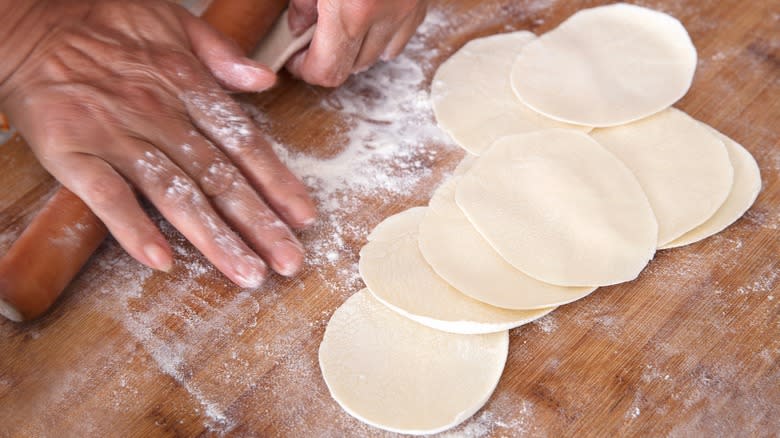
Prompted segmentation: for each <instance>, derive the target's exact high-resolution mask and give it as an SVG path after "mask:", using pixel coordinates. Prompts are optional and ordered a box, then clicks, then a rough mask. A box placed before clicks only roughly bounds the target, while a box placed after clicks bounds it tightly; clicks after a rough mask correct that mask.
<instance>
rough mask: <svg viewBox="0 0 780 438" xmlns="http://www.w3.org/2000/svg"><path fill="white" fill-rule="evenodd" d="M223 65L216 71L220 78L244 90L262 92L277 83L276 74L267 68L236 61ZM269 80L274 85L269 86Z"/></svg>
mask: <svg viewBox="0 0 780 438" xmlns="http://www.w3.org/2000/svg"><path fill="white" fill-rule="evenodd" d="M223 65H224V67H222V68H220V69H218V70H217V71H216V73H217V76H218V78H219V79H220V80H221V81H223V82H226V83H228V84H231V85H232V86H234V87H237V88H240V89H242V90H255V89H257V90H258V91H260V90H264V89H266V88H268V87H269V86H272V85H273V84H274V83H276V73H274V72H273V71H272V70H271V69H269V68H267V67H265V66H262V65H255V64H249V63H245V62H234V61H226V62H225V63H224V64H223ZM269 79H273V83H270V84H267V83H266V82H268V80H269Z"/></svg>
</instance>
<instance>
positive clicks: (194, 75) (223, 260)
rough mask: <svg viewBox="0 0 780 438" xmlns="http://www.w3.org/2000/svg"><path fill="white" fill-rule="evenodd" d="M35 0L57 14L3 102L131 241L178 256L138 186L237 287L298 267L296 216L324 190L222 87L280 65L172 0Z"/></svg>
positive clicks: (55, 166) (153, 259)
mask: <svg viewBox="0 0 780 438" xmlns="http://www.w3.org/2000/svg"><path fill="white" fill-rule="evenodd" d="M37 6H38V9H37V10H36V11H35V13H33V14H31V16H34V17H38V18H40V17H46V19H45V20H40V19H39V20H37V21H39V22H44V23H45V22H47V21H48V22H51V23H56V25H54V26H51V27H50V28H49V29H47V30H48V31H47V32H41V33H40V35H41V38H40V39H39V40H38V41H37V42H36V43H35V45H34V46H32V47H33V48H32V49H31V50H30V52H29V53H28V54H27V55H26V56H25V57H24V61H23V62H21V64H20V65H19V66H18V67H17V68H16V69H15V70H13V72H12V73H11V74H10V76H8V77H7V78H6V79H5V81H2V82H0V105H2V109H3V110H5V111H6V112H7V114H8V115H9V117H10V118H11V121H12V123H13V124H14V125H15V126H16V127H17V128H18V130H19V131H20V132H21V133H22V134H23V135H24V137H25V138H26V140H27V142H28V143H29V144H30V146H31V147H32V149H33V151H34V152H35V154H36V156H37V157H38V159H39V160H40V162H41V164H42V165H43V166H44V167H45V168H46V169H47V170H48V171H49V172H51V174H52V175H54V176H55V177H56V178H57V179H58V180H59V181H60V182H61V183H62V184H63V185H64V186H65V187H67V188H68V189H70V190H71V191H73V192H74V193H75V194H76V195H78V196H79V197H80V198H81V199H82V200H84V202H85V203H86V204H87V205H88V206H89V207H90V208H91V209H92V211H94V212H95V214H96V215H97V216H98V217H100V219H101V220H102V221H103V222H104V223H105V224H106V226H107V227H108V228H109V230H110V231H111V233H112V234H113V235H114V237H115V238H116V239H117V240H118V241H119V243H120V244H121V245H122V246H123V247H124V248H125V249H126V250H127V251H128V253H130V254H131V255H132V256H133V257H135V258H136V259H137V260H139V261H140V262H142V263H144V264H146V265H148V266H150V267H152V268H155V269H160V270H166V271H167V270H169V269H170V267H171V265H172V259H173V258H172V252H171V249H170V246H169V245H168V243H167V242H166V240H165V238H164V237H163V235H162V234H161V233H160V231H159V230H158V229H157V227H156V226H155V225H154V223H153V222H152V221H151V220H150V219H149V217H147V215H146V214H145V213H144V211H143V210H142V208H141V206H140V204H139V202H138V201H137V200H136V197H135V193H134V191H137V192H138V193H140V194H142V195H143V196H144V197H146V198H147V199H148V200H149V201H151V202H152V203H153V204H154V205H155V206H156V207H157V209H158V210H159V211H160V212H161V213H162V215H163V216H164V217H165V218H166V219H167V220H168V221H169V222H170V223H171V224H173V225H174V226H175V227H176V228H177V229H178V230H179V231H180V232H181V233H182V234H183V235H184V236H185V237H186V238H187V239H188V240H190V242H192V243H193V244H194V245H195V246H196V247H197V248H198V249H199V250H200V251H201V252H202V253H203V254H204V255H205V256H206V257H207V258H208V259H209V260H210V261H211V262H212V263H213V264H214V265H215V266H216V267H217V268H218V269H219V270H220V271H222V272H223V273H224V274H225V275H226V276H227V277H229V278H230V279H231V280H232V281H234V282H235V283H237V284H238V285H240V286H243V287H257V286H259V285H260V284H261V283H262V281H263V279H264V278H265V276H266V275H267V265H266V263H268V265H270V266H271V268H273V269H274V270H275V271H277V272H279V273H280V274H283V275H292V274H294V273H295V272H296V271H298V270H299V269H300V267H301V265H302V263H303V249H302V246H301V244H300V243H299V242H298V241H297V240H296V238H295V236H294V235H293V233H292V231H291V229H290V227H294V228H301V227H304V226H306V225H308V224H310V223H311V222H312V221H313V220H314V217H315V210H314V205H313V202H312V200H311V199H310V198H309V196H308V195H307V193H306V188H305V187H304V186H303V184H301V183H300V182H299V181H298V180H297V179H296V178H295V176H293V175H292V174H291V173H290V171H289V170H287V168H285V167H284V165H283V164H282V163H281V162H280V161H279V159H278V158H277V157H276V155H275V154H274V153H273V151H272V149H271V147H270V146H269V145H268V143H267V142H266V141H265V140H264V139H263V136H262V134H261V133H260V132H259V131H258V130H257V128H256V127H255V124H254V123H253V121H252V120H251V118H249V117H248V116H247V115H246V114H245V113H244V112H243V111H242V109H241V108H240V106H239V105H238V104H237V103H236V102H235V101H234V100H233V99H232V98H231V97H230V96H229V95H228V94H227V93H226V92H225V91H224V90H223V88H222V87H226V88H228V89H231V90H236V91H261V90H264V89H266V88H268V87H270V86H271V85H273V83H274V82H275V80H276V77H275V75H274V74H273V73H272V72H271V71H269V70H268V69H267V68H265V67H264V66H262V65H259V64H257V63H254V62H253V61H251V60H249V59H247V58H245V57H243V56H242V55H241V53H240V51H239V50H238V49H237V48H236V47H235V46H233V45H231V43H230V42H228V41H227V40H225V39H224V38H223V37H222V36H221V35H219V34H218V33H217V32H216V31H215V30H213V29H212V28H211V27H209V26H208V25H207V24H206V23H205V22H203V21H201V20H200V19H199V18H196V17H194V16H192V15H190V14H189V13H188V12H187V11H186V10H184V9H183V8H181V7H180V6H178V5H175V4H173V3H172V2H168V1H166V0H136V1H132V2H127V1H124V0H98V1H91V2H72V1H62V0H41V1H38V3H37ZM74 8H75V9H77V10H79V12H78V13H75V14H74V13H70V14H64V13H63V10H64V9H68V10H70V11H71V12H72V10H73V9H74ZM79 8H80V9H79ZM53 13H54V14H59V16H63V15H64V16H67V17H69V18H68V19H67V20H66V19H58V18H57V17H58V15H55V16H54V17H52V16H51V14H53ZM28 24H29V25H30V26H33V25H34V24H31V23H28ZM215 78H216V79H215ZM0 79H2V78H0ZM220 85H221V86H220Z"/></svg>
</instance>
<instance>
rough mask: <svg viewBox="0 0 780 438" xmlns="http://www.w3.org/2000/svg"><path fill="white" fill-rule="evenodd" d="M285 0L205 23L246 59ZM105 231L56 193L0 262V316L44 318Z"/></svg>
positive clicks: (213, 10) (229, 5)
mask: <svg viewBox="0 0 780 438" xmlns="http://www.w3.org/2000/svg"><path fill="white" fill-rule="evenodd" d="M286 5H287V0H213V1H212V2H211V4H210V5H209V7H208V9H207V10H206V11H205V12H204V13H203V18H204V19H205V20H206V21H207V22H208V23H209V24H211V25H212V26H214V27H215V28H216V29H217V30H219V31H221V32H222V33H223V34H225V35H227V36H228V37H230V38H232V39H233V40H234V41H236V43H238V45H239V46H240V47H241V48H242V49H243V50H244V51H245V52H246V53H249V52H250V51H251V50H252V49H253V48H254V47H255V45H257V43H258V41H260V39H261V38H262V37H263V36H265V34H266V33H267V32H268V31H269V30H270V29H271V26H272V25H273V23H274V21H275V20H276V18H277V17H279V15H280V14H281V13H282V11H283V10H284V8H285V7H286ZM107 235H108V230H107V229H106V227H105V226H104V225H103V223H102V222H101V221H100V219H98V218H97V216H95V215H94V213H92V211H90V209H89V207H87V205H86V204H84V203H83V202H82V201H81V199H79V198H78V197H77V196H76V195H74V194H73V193H71V192H70V191H68V190H67V189H65V188H60V189H59V190H58V191H57V193H56V194H55V195H54V196H53V197H52V198H51V199H50V200H49V201H48V202H47V204H46V205H45V206H44V208H43V209H42V210H41V212H40V213H38V215H37V216H36V217H35V218H34V219H33V221H32V223H31V224H30V225H29V226H28V227H27V228H26V229H25V230H24V232H23V233H22V235H21V236H20V237H19V239H18V240H17V241H16V242H15V243H14V244H13V246H12V247H11V249H10V250H9V251H8V253H6V254H5V256H3V258H2V259H0V315H3V316H5V317H6V318H8V319H10V320H12V321H28V320H31V319H34V318H37V317H38V316H40V315H42V314H43V313H44V312H46V310H48V309H49V307H50V306H51V305H52V304H53V303H54V302H55V301H56V300H57V297H59V295H60V294H61V293H62V291H63V290H65V288H66V287H67V286H68V284H70V282H71V281H73V278H74V277H75V276H76V274H78V272H79V271H80V270H81V268H82V267H83V266H84V264H85V263H86V262H87V260H89V257H90V256H91V255H92V254H93V253H94V252H95V250H96V249H97V248H98V246H100V243H101V242H102V241H103V240H104V239H105V238H106V236H107Z"/></svg>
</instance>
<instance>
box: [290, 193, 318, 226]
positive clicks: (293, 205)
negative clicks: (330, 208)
mask: <svg viewBox="0 0 780 438" xmlns="http://www.w3.org/2000/svg"><path fill="white" fill-rule="evenodd" d="M287 208H288V209H289V210H288V211H289V212H290V216H292V218H293V220H294V221H296V222H298V223H300V224H301V225H303V227H308V226H310V225H312V224H314V223H315V222H317V211H316V210H315V209H314V207H313V206H312V201H311V199H310V198H309V197H308V196H306V195H296V196H294V197H292V198H291V199H290V201H289V204H288V206H287Z"/></svg>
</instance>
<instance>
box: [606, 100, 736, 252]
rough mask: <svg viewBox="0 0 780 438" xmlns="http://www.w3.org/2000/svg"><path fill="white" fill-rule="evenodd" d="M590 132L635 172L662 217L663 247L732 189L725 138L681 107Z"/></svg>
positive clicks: (701, 220) (714, 208) (713, 208)
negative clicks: (629, 122) (680, 108)
mask: <svg viewBox="0 0 780 438" xmlns="http://www.w3.org/2000/svg"><path fill="white" fill-rule="evenodd" d="M591 136H592V137H593V138H595V139H596V141H598V142H599V143H601V145H602V146H604V147H605V148H607V149H608V150H609V151H610V152H612V153H613V154H615V155H616V156H617V157H618V158H619V159H620V160H621V161H623V163H625V164H626V166H628V168H629V169H631V171H632V172H634V175H636V177H637V179H638V180H639V184H641V185H642V188H643V189H644V191H645V193H647V197H648V199H649V200H650V205H652V207H653V212H654V213H655V217H656V219H657V220H658V246H659V247H663V246H664V245H666V244H668V243H669V242H671V241H673V240H675V239H677V238H679V237H680V236H682V235H683V234H685V233H687V232H688V231H691V230H692V229H694V228H696V227H697V226H699V225H701V224H702V223H704V222H705V221H706V220H707V219H709V218H710V217H712V216H713V215H714V214H715V212H716V211H717V210H718V209H719V208H720V206H721V205H723V203H724V201H725V200H726V197H728V195H729V192H730V191H731V186H732V183H733V173H734V170H733V168H732V166H731V162H730V160H729V155H728V152H727V151H726V146H725V145H724V144H723V141H722V140H720V139H719V138H718V137H717V136H715V135H714V134H713V133H712V132H710V131H709V130H708V129H707V128H705V127H704V126H703V125H702V124H701V123H700V122H698V121H696V120H695V119H693V118H692V117H690V116H689V115H687V114H685V113H684V112H682V111H680V110H678V109H675V108H670V109H668V110H666V111H663V112H661V113H659V114H656V115H654V116H652V117H649V118H647V119H644V120H640V121H638V122H634V123H631V124H629V125H625V126H618V127H614V128H607V129H597V130H594V131H593V132H592V133H591Z"/></svg>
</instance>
